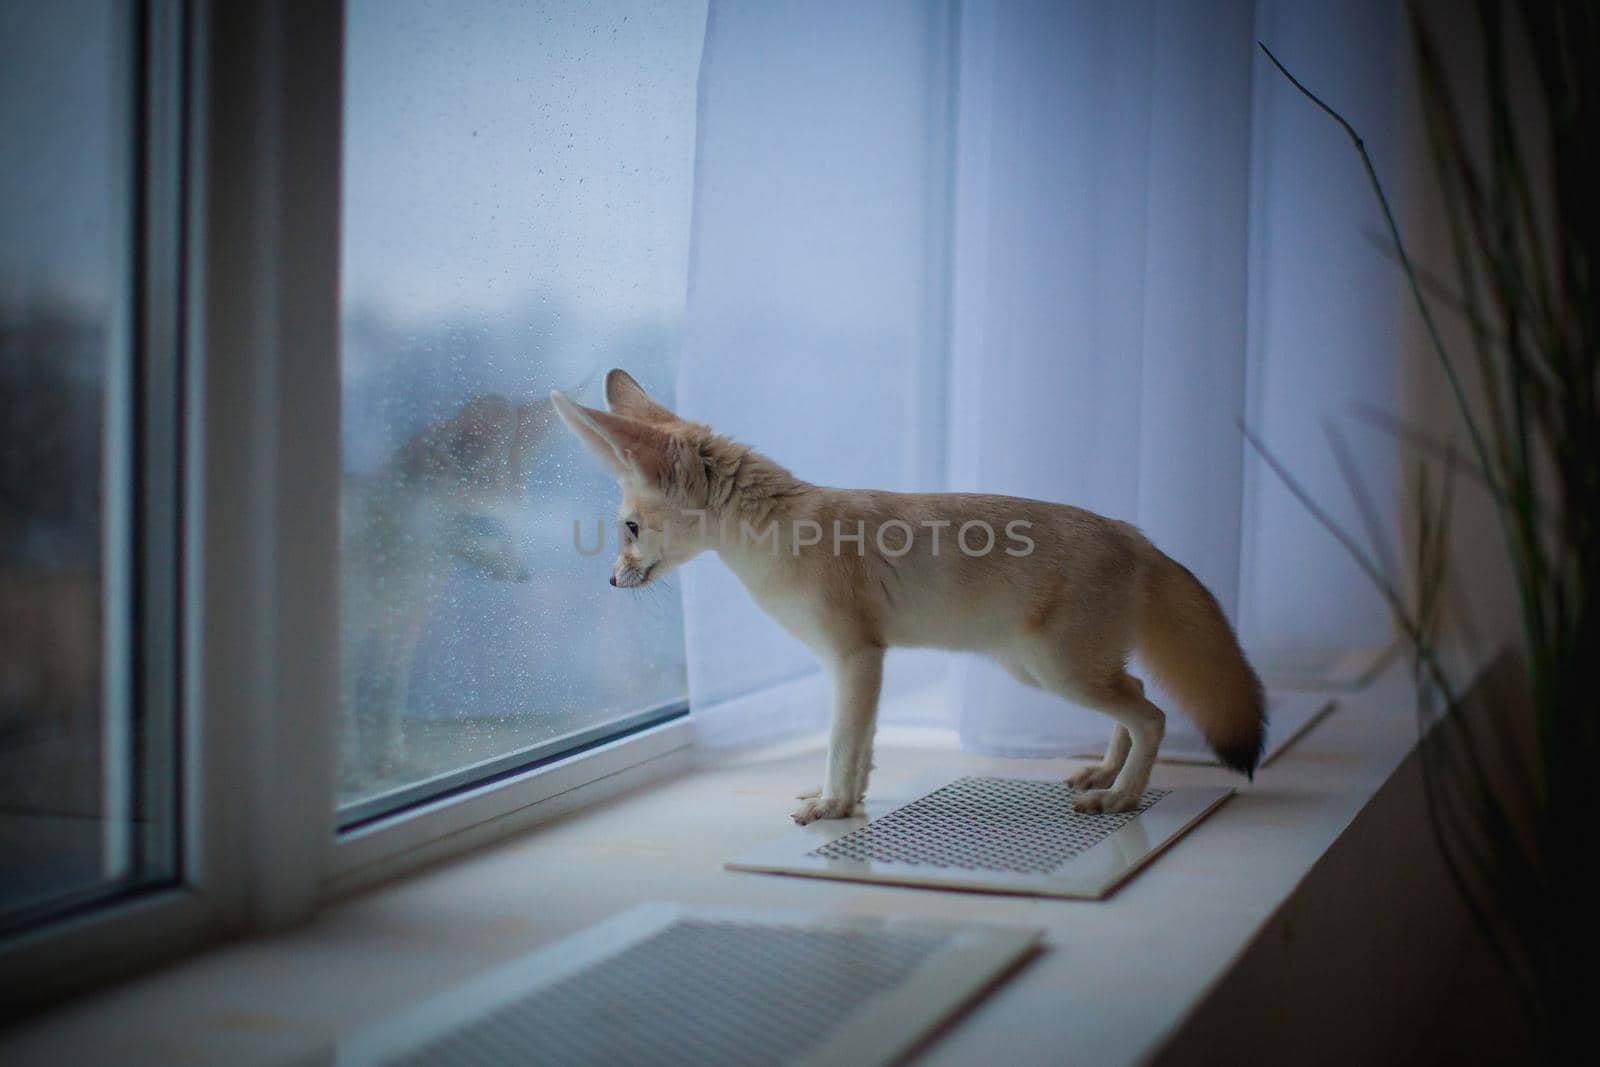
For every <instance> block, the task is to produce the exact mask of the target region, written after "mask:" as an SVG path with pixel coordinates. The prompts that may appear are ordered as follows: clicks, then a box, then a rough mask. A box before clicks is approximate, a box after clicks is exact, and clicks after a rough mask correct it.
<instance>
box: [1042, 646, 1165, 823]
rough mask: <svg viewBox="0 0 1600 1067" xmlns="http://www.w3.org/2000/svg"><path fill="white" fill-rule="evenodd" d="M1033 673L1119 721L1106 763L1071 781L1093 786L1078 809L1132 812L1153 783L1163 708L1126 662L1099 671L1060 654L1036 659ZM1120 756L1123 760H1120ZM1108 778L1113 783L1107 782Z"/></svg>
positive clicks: (1051, 686) (1046, 684)
mask: <svg viewBox="0 0 1600 1067" xmlns="http://www.w3.org/2000/svg"><path fill="white" fill-rule="evenodd" d="M1034 674H1035V675H1036V676H1037V677H1038V678H1039V680H1040V682H1041V683H1042V684H1043V685H1044V687H1045V688H1047V689H1050V690H1052V691H1053V692H1055V693H1057V694H1059V695H1060V696H1062V697H1064V698H1066V699H1067V700H1071V701H1073V702H1075V703H1079V704H1086V705H1088V706H1089V707H1091V708H1094V709H1095V710H1096V711H1100V712H1104V713H1105V714H1107V715H1109V716H1111V718H1113V719H1115V720H1116V722H1117V730H1116V733H1114V734H1113V735H1112V738H1111V747H1110V748H1109V749H1108V750H1107V752H1106V761H1105V762H1104V763H1102V764H1100V765H1099V766H1096V767H1091V768H1089V769H1088V770H1087V771H1084V772H1082V773H1080V774H1078V775H1075V776H1074V778H1073V780H1072V783H1071V784H1073V785H1080V784H1082V785H1090V786H1092V787H1093V788H1090V789H1089V790H1088V791H1087V792H1084V793H1081V794H1080V795H1079V796H1078V797H1077V798H1075V799H1074V800H1073V802H1072V803H1073V806H1074V807H1076V808H1077V809H1078V810H1079V811H1130V810H1132V809H1133V808H1135V807H1137V806H1138V804H1139V797H1140V796H1142V795H1143V794H1144V790H1145V787H1146V786H1147V785H1149V783H1150V769H1151V767H1153V766H1154V765H1155V761H1156V752H1157V750H1159V749H1160V747H1161V738H1162V736H1163V735H1164V734H1165V733H1166V721H1167V717H1166V715H1165V714H1164V713H1163V712H1162V711H1161V709H1160V708H1158V707H1156V706H1155V705H1154V704H1152V703H1151V702H1150V701H1149V700H1147V699H1146V698H1145V695H1144V684H1143V683H1142V682H1140V681H1139V679H1137V678H1135V677H1133V676H1132V675H1131V674H1129V673H1128V672H1127V671H1125V670H1123V669H1122V667H1121V666H1116V667H1111V668H1105V667H1101V668H1100V669H1094V668H1092V667H1089V666H1087V665H1084V664H1080V663H1074V662H1072V661H1071V660H1070V659H1069V658H1068V657H1067V656H1066V655H1064V654H1060V653H1058V654H1056V655H1055V656H1051V657H1050V658H1049V659H1048V660H1047V661H1045V662H1040V663H1036V665H1035V668H1034ZM1123 738H1126V739H1127V750H1126V752H1125V753H1119V749H1120V748H1121V743H1122V739H1123ZM1119 754H1120V755H1121V757H1122V758H1121V759H1120V760H1118V759H1116V757H1117V756H1118V755H1119ZM1113 767H1114V769H1113ZM1107 777H1109V779H1110V780H1109V781H1105V780H1104V779H1105V778H1107ZM1080 779H1082V782H1081V783H1080V781H1079V780H1080Z"/></svg>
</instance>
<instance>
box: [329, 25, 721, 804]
mask: <svg viewBox="0 0 1600 1067" xmlns="http://www.w3.org/2000/svg"><path fill="white" fill-rule="evenodd" d="M346 18H347V23H346V33H345V41H346V45H345V47H346V50H347V52H346V65H345V161H344V214H343V228H344V229H343V288H342V296H341V300H342V311H343V323H342V344H343V386H344V394H343V418H344V424H343V455H344V459H343V463H344V481H343V487H344V488H343V500H342V510H341V522H342V535H341V536H342V542H341V567H342V579H341V580H342V585H343V588H342V603H343V612H342V619H341V628H342V656H341V660H342V675H343V697H342V707H341V716H342V723H341V742H340V749H341V751H340V787H339V797H338V800H339V806H340V809H341V820H340V821H341V823H343V824H345V825H349V824H351V823H353V822H357V821H360V820H362V819H365V818H370V817H373V816H374V815H376V814H381V813H382V812H384V811H388V810H393V809H394V808H396V807H398V806H402V805H403V804H405V803H409V802H411V801H414V800H416V799H420V798H422V797H426V796H430V795H434V794H437V793H438V792H441V791H444V790H447V789H450V788H452V787H455V786H459V785H461V784H463V783H466V782H470V781H473V780H477V779H479V778H482V777H485V776H487V775H491V774H494V773H497V772H499V771H501V770H504V769H508V768H510V767H514V766H518V765H521V764H524V763H526V762H528V761H530V760H532V759H536V758H540V757H541V756H548V755H549V754H551V753H554V752H558V751H561V750H563V749H570V748H572V747H573V746H575V745H579V744H582V743H585V742H587V741H592V740H594V739H596V738H597V737H601V736H605V735H607V734H611V733H615V732H616V731H617V730H620V729H623V728H626V727H627V726H629V725H633V724H638V723H640V722H642V721H644V720H646V719H649V718H651V717H655V716H659V715H662V714H665V713H668V712H670V711H671V710H673V709H680V708H681V706H682V701H683V699H684V695H685V691H686V686H685V679H684V666H683V635H682V620H681V617H680V611H679V606H678V598H677V595H676V589H675V588H674V587H672V586H671V585H670V584H667V585H664V586H663V587H662V588H660V589H651V590H645V591H642V592H644V594H645V595H643V596H635V595H630V594H629V593H627V592H625V591H619V590H616V589H613V588H611V587H610V586H609V585H608V583H607V578H608V576H609V574H610V557H611V555H612V554H613V553H614V551H615V544H616V542H615V532H614V530H613V529H612V523H613V521H614V512H613V509H614V508H615V505H616V501H617V492H616V489H615V486H614V485H613V484H612V483H611V481H610V480H609V478H608V477H607V476H606V475H605V474H604V472H603V471H601V470H600V469H599V468H598V465H596V464H595V463H593V462H592V461H591V460H590V459H589V458H588V457H587V456H586V455H584V454H583V453H582V452H581V446H579V445H578V444H577V442H576V441H574V440H572V439H571V437H570V435H569V434H567V433H566V432H565V430H564V429H563V428H562V427H561V426H560V424H559V423H558V422H557V421H556V420H555V419H554V418H553V416H552V413H551V411H550V408H549V403H548V400H547V399H546V398H547V396H548V393H549V391H550V390H551V389H552V388H561V389H566V390H571V391H575V392H576V393H577V394H578V395H580V396H582V397H583V398H585V399H587V400H588V401H589V402H591V403H598V402H599V391H600V387H601V381H602V378H603V375H604V372H605V370H606V369H607V368H609V367H612V366H622V367H626V368H628V369H629V370H630V371H631V372H633V373H634V375H635V376H636V377H637V378H638V379H639V380H640V381H641V382H643V383H644V385H645V386H646V388H649V389H651V390H652V391H653V392H656V393H657V394H658V395H661V396H663V397H664V398H666V399H668V400H669V401H670V398H671V385H672V382H673V378H674V375H675V370H676V360H677V349H678V340H679V335H680V332H681V323H682V311H683V305H684V298H685V284H686V275H687V266H688V235H689V213H690V207H691V200H692V166H693V154H694V138H695V85H696V78H697V75H698V67H699V60H700V46H701V40H702V38H703V35H704V31H705V6H704V4H703V3H702V4H695V3H683V2H680V0H672V2H666V3H655V4H652V3H617V4H590V3H576V2H554V3H493V2H488V0H481V2H480V0H472V2H454V0H452V2H442V0H440V2H426V0H403V2H401V0H352V2H351V3H349V4H348V6H347V15H346ZM597 520H601V521H604V523H605V524H606V548H605V550H604V551H602V552H601V553H600V554H599V555H584V554H582V553H581V552H580V551H578V549H577V547H576V544H575V538H574V524H575V522H580V523H581V529H582V531H583V535H582V539H581V543H582V544H583V546H584V548H585V550H587V551H590V552H592V551H593V550H594V547H595V540H596V532H595V531H596V525H595V524H596V521H597Z"/></svg>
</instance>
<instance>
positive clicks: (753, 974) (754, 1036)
mask: <svg viewBox="0 0 1600 1067" xmlns="http://www.w3.org/2000/svg"><path fill="white" fill-rule="evenodd" d="M950 940H951V938H950V935H949V934H947V933H944V932H939V931H930V930H916V929H911V930H901V929H853V930H852V929H826V928H807V927H800V926H784V925H776V924H774V925H767V924H760V923H746V922H723V921H709V920H695V919H679V920H677V921H674V922H672V923H671V924H670V925H668V926H666V927H664V928H662V929H661V930H659V931H658V932H656V933H655V934H653V935H651V936H649V937H647V938H645V939H643V940H641V941H639V942H637V943H635V944H633V945H631V946H630V947H628V948H626V949H623V950H622V951H621V952H618V953H616V954H614V955H612V956H609V957H607V958H605V959H603V960H600V961H599V962H596V963H594V964H591V965H589V966H587V967H585V968H583V969H582V970H580V971H577V972H576V973H574V974H571V975H569V976H567V977H566V978H563V979H561V980H560V981H557V982H554V983H552V984H550V985H546V986H544V987H543V988H540V989H537V990H535V991H533V992H531V993H530V994H528V995H527V996H524V997H521V998H519V999H517V1000H514V1001H512V1002H510V1003H507V1004H505V1005H503V1006H501V1007H498V1008H496V1009H495V1010H493V1011H491V1012H489V1013H488V1014H486V1015H483V1016H481V1017H479V1018H478V1019H476V1020H475V1021H473V1022H471V1023H468V1024H467V1025H465V1026H463V1027H460V1028H457V1029H454V1030H452V1031H450V1032H448V1033H446V1034H443V1035H440V1036H438V1037H436V1038H435V1039H434V1040H432V1041H429V1042H427V1043H425V1044H423V1045H420V1046H417V1047H414V1048H412V1049H410V1050H408V1051H407V1053H406V1054H405V1055H403V1056H401V1057H399V1058H396V1059H391V1060H388V1061H387V1062H388V1063H390V1064H395V1065H406V1067H424V1065H426V1067H456V1065H460V1067H467V1065H481V1064H499V1063H539V1064H599V1063H604V1064H632V1063H649V1064H663V1065H674V1064H683V1065H700V1064H707V1063H716V1064H730V1065H733V1064H751V1065H760V1064H770V1063H782V1062H785V1061H787V1060H792V1059H794V1058H795V1057H796V1056H800V1055H803V1054H804V1053H805V1052H806V1051H807V1050H808V1049H811V1048H813V1047H815V1046H817V1045H818V1044H820V1043H821V1042H823V1041H824V1040H825V1039H826V1038H827V1037H828V1036H829V1035H830V1034H832V1033H833V1032H834V1031H836V1030H837V1029H838V1028H839V1027H840V1025H841V1024H843V1023H845V1022H846V1021H847V1020H849V1019H850V1017H851V1016H852V1015H854V1014H855V1013H856V1012H858V1011H859V1010H860V1009H861V1008H862V1006H863V1004H866V1003H868V1002H869V1001H870V1000H871V999H872V998H873V997H875V996H878V995H880V994H882V993H884V992H885V991H886V990H889V989H891V988H893V987H894V986H896V985H897V984H898V983H900V982H901V981H902V980H903V979H905V978H906V977H907V976H908V975H909V974H911V972H913V971H914V970H916V969H917V967H918V966H919V965H920V964H921V963H922V962H923V961H924V960H926V959H927V958H928V957H929V956H930V955H932V954H933V953H935V952H936V951H937V950H938V949H940V948H941V947H942V946H944V945H946V944H947V943H949V941H950Z"/></svg>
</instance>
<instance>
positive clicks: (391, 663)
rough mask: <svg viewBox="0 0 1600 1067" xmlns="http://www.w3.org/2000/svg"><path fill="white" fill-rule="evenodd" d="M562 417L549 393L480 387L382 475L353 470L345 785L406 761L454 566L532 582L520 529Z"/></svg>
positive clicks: (346, 573)
mask: <svg viewBox="0 0 1600 1067" xmlns="http://www.w3.org/2000/svg"><path fill="white" fill-rule="evenodd" d="M553 422H554V419H553V418H552V417H551V415H550V406H549V405H548V404H546V403H544V402H543V401H538V402H536V403H532V404H521V405H518V404H513V403H512V402H511V401H510V400H507V399H506V398H505V397H502V396H492V395H485V396H478V397H474V398H473V399H471V400H469V401H467V403H466V404H464V405H463V406H462V408H461V410H460V411H459V412H457V413H456V415H455V416H454V417H453V418H451V419H448V420H446V421H444V422H441V423H438V424H435V425H433V426H429V427H426V428H425V429H423V430H422V431H420V432H418V433H417V434H415V435H414V436H413V437H411V439H410V440H408V441H406V443H405V444H403V445H401V446H400V448H399V449H397V450H396V452H395V454H394V456H393V457H392V458H391V459H390V460H389V462H388V463H387V464H385V465H384V467H383V468H382V469H381V470H379V471H377V472H376V473H375V474H372V475H369V476H366V477H359V476H351V477H347V478H346V479H345V484H344V497H343V500H342V502H341V511H342V515H341V522H342V537H343V542H344V543H343V548H342V552H341V562H342V571H343V573H342V579H341V580H342V584H343V590H342V600H343V604H342V608H343V618H342V621H341V627H342V630H343V634H342V639H341V642H340V644H341V648H342V654H343V658H344V662H343V666H342V671H341V673H342V675H343V679H342V681H343V697H342V700H341V703H342V705H343V718H344V737H343V740H342V742H341V744H340V751H339V755H340V763H341V766H340V784H341V787H342V788H344V789H345V790H355V789H359V788H361V787H362V786H364V785H365V784H367V783H368V782H370V781H371V780H372V779H374V778H383V777H386V776H388V775H392V774H395V773H397V772H399V771H401V770H402V769H403V768H404V766H405V762H406V744H405V732H404V729H403V722H402V719H403V716H404V713H405V704H406V691H407V684H406V683H407V677H408V676H409V674H410V672H411V662H412V659H413V658H414V657H415V654H416V651H417V642H418V640H419V639H420V638H421V636H422V628H423V625H424V624H425V623H426V622H427V621H428V613H429V611H430V610H431V609H432V607H433V604H434V601H435V600H437V599H438V597H439V594H440V592H441V591H442V590H443V589H444V586H445V583H446V581H447V580H448V579H449V577H450V572H451V570H452V569H453V568H454V567H455V566H456V565H457V564H461V565H464V566H466V567H468V568H470V569H471V570H472V571H474V572H475V573H478V574H481V575H484V576H485V577H488V578H493V579H495V580H498V581H504V582H526V581H528V579H529V573H528V568H527V566H526V564H525V563H524V561H523V558H522V553H521V549H520V548H519V546H518V543H517V533H518V530H519V529H520V527H521V526H522V525H523V523H522V521H521V520H522V518H523V516H525V514H526V512H527V507H528V504H527V499H526V495H527V490H528V486H527V482H528V474H529V471H530V469H531V464H532V459H533V453H534V450H535V448H536V446H537V445H538V443H539V441H540V439H541V438H543V437H544V435H545V434H546V432H548V430H549V427H550V425H551V424H552V423H553Z"/></svg>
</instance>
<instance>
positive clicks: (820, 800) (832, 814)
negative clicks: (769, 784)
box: [794, 796, 856, 826]
mask: <svg viewBox="0 0 1600 1067" xmlns="http://www.w3.org/2000/svg"><path fill="white" fill-rule="evenodd" d="M855 809H856V802H855V801H854V800H847V799H845V798H844V797H824V796H817V797H813V798H811V799H808V800H806V802H805V803H804V804H802V805H800V810H799V811H797V812H795V813H794V821H795V822H797V823H799V824H800V825H801V826H804V825H806V823H811V822H816V821H817V820H818V819H843V818H847V817H848V816H849V815H850V813H851V812H853V811H855Z"/></svg>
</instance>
